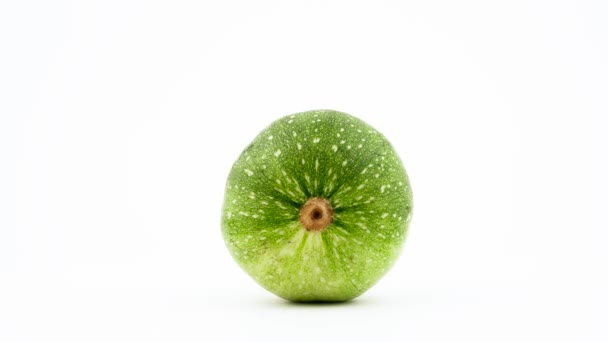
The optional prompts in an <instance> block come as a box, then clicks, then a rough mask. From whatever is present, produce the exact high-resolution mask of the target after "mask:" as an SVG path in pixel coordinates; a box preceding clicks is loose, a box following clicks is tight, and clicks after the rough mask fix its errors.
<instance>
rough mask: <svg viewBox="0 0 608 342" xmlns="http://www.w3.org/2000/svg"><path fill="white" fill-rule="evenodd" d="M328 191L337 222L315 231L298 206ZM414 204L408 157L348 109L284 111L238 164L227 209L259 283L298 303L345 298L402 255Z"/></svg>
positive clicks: (230, 232) (243, 258)
mask: <svg viewBox="0 0 608 342" xmlns="http://www.w3.org/2000/svg"><path fill="white" fill-rule="evenodd" d="M315 197H321V198H325V199H327V200H328V201H329V203H330V204H331V208H332V209H333V221H332V222H331V223H330V224H329V226H327V227H326V228H325V229H322V230H307V229H306V228H305V226H304V225H303V223H302V221H300V210H301V209H302V207H303V206H304V204H305V203H306V202H307V201H308V200H309V199H310V198H315ZM411 212H412V192H411V189H410V185H409V181H408V178H407V174H406V172H405V169H404V168H403V164H402V163H401V160H400V159H399V156H398V155H397V153H396V152H395V150H394V149H393V147H392V146H391V144H390V143H389V142H388V140H387V139H386V138H385V137H384V136H383V135H382V134H380V133H379V132H377V131H376V130H375V129H373V128H372V127H371V126H369V125H368V124H366V123H365V122H363V121H361V120H359V119H357V118H355V117H353V116H351V115H348V114H345V113H340V112H336V111H332V110H318V111H310V112H304V113H298V114H294V115H290V116H286V117H283V118H281V119H279V120H277V121H275V122H273V123H272V124H271V125H270V126H269V127H267V128H266V129H264V131H262V132H261V133H260V134H259V135H258V136H257V137H256V138H255V139H254V141H253V142H252V143H251V144H250V145H249V146H248V147H247V148H246V149H245V150H244V151H243V152H242V153H241V155H240V157H239V158H238V160H237V161H236V162H235V163H234V165H233V167H232V170H231V172H230V175H229V176H228V182H227V185H226V194H225V200H224V207H223V213H222V232H223V236H224V240H225V242H226V245H227V246H228V249H229V250H230V253H231V254H232V256H233V257H234V259H235V260H236V261H237V262H238V264H239V265H240V266H241V267H242V268H243V269H244V270H245V271H246V272H247V273H248V274H249V275H250V276H252V277H253V278H254V279H255V280H256V281H257V282H258V283H259V284H260V285H262V286H263V287H264V288H266V289H267V290H269V291H271V292H273V293H275V294H276V295H278V296H280V297H282V298H285V299H288V300H292V301H344V300H349V299H352V298H355V297H357V296H359V295H361V294H362V293H363V292H365V291H366V290H367V289H369V288H370V287H371V286H373V285H374V284H375V283H376V282H377V281H378V280H379V279H380V278H381V277H382V276H383V275H384V274H385V273H386V272H387V271H388V269H389V268H390V267H391V266H392V264H393V263H394V262H395V260H396V259H397V257H398V255H399V252H400V250H401V247H402V246H403V242H404V240H405V236H406V233H407V227H408V223H409V221H410V218H411Z"/></svg>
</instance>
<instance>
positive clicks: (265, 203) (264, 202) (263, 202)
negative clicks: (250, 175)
mask: <svg viewBox="0 0 608 342" xmlns="http://www.w3.org/2000/svg"><path fill="white" fill-rule="evenodd" d="M260 203H262V204H263V205H268V202H266V201H261V202H260Z"/></svg>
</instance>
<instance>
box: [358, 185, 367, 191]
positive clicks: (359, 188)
mask: <svg viewBox="0 0 608 342" xmlns="http://www.w3.org/2000/svg"><path fill="white" fill-rule="evenodd" d="M364 187H365V184H361V185H359V186H358V187H357V190H361V189H363V188H364Z"/></svg>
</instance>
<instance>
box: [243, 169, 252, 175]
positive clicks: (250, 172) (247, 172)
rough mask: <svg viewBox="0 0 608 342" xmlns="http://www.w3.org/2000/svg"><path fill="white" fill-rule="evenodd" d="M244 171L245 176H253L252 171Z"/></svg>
mask: <svg viewBox="0 0 608 342" xmlns="http://www.w3.org/2000/svg"><path fill="white" fill-rule="evenodd" d="M244 171H245V173H246V174H247V176H253V171H251V170H248V169H245V170H244Z"/></svg>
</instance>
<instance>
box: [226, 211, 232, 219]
mask: <svg viewBox="0 0 608 342" xmlns="http://www.w3.org/2000/svg"><path fill="white" fill-rule="evenodd" d="M226 216H228V219H229V220H230V218H231V217H232V213H231V212H228V214H227V215H226Z"/></svg>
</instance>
